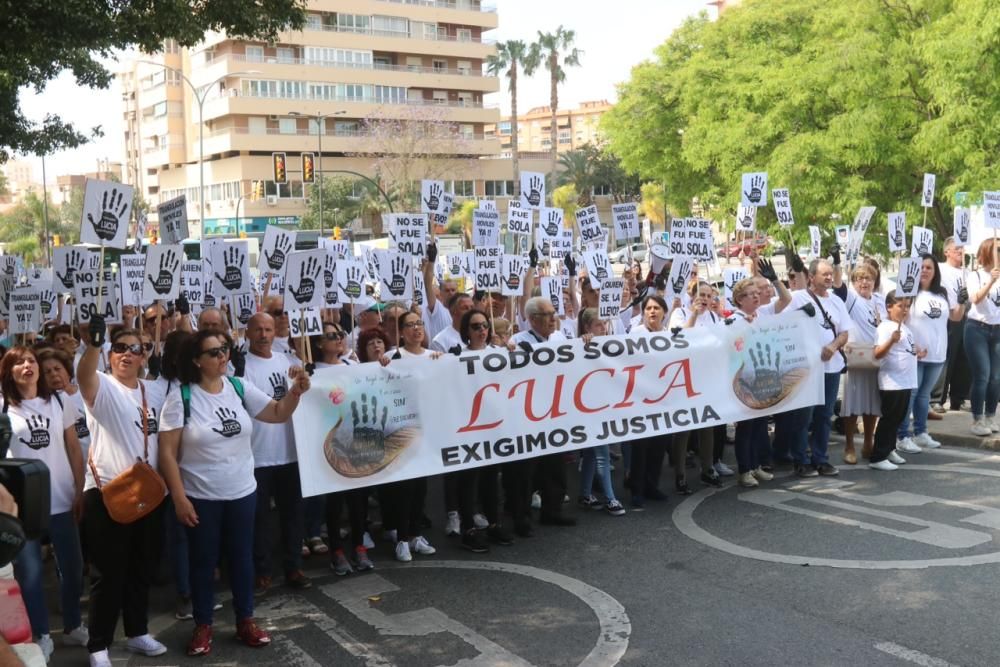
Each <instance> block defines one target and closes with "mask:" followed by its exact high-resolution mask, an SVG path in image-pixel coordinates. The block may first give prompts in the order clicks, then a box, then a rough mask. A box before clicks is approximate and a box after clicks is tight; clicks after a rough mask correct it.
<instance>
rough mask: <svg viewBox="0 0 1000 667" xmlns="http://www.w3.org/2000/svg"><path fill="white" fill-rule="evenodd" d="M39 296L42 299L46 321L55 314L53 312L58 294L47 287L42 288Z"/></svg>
mask: <svg viewBox="0 0 1000 667" xmlns="http://www.w3.org/2000/svg"><path fill="white" fill-rule="evenodd" d="M39 297H40V298H41V300H42V302H41V308H42V320H43V321H45V320H49V319H52V317H53V316H54V315H55V313H53V312H52V311H53V306H54V305H55V301H56V295H55V294H54V293H53V292H52V290H47V289H46V290H42V293H41V294H40V295H39Z"/></svg>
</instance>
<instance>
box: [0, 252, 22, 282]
mask: <svg viewBox="0 0 1000 667" xmlns="http://www.w3.org/2000/svg"><path fill="white" fill-rule="evenodd" d="M23 271H24V263H23V260H22V259H21V258H20V257H18V256H17V255H0V276H3V277H5V278H14V279H16V278H17V276H18V275H19V274H20V273H22V272H23Z"/></svg>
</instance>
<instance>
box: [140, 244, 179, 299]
mask: <svg viewBox="0 0 1000 667" xmlns="http://www.w3.org/2000/svg"><path fill="white" fill-rule="evenodd" d="M180 264H181V260H180V259H179V258H178V257H177V254H176V253H175V252H174V251H173V250H167V251H166V252H165V253H163V254H162V255H160V272H159V273H158V274H157V275H156V280H153V274H152V273H150V274H148V275H147V276H146V277H147V278H148V279H149V284H150V285H152V286H153V291H154V292H156V293H157V294H169V293H170V290H171V289H172V288H173V286H174V274H175V273H176V272H177V267H178V266H180Z"/></svg>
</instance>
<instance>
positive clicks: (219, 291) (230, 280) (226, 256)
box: [211, 241, 287, 297]
mask: <svg viewBox="0 0 1000 667" xmlns="http://www.w3.org/2000/svg"><path fill="white" fill-rule="evenodd" d="M249 254H250V253H249V249H248V247H247V242H246V241H232V242H223V243H222V244H217V245H215V246H213V247H212V255H211V257H212V275H213V276H214V277H215V296H217V297H224V296H229V295H230V294H240V293H241V292H246V291H247V289H248V288H249V287H250V286H251V285H252V284H253V283H252V282H251V281H250V261H249ZM286 282H287V281H286Z"/></svg>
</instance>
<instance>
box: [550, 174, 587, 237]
mask: <svg viewBox="0 0 1000 667" xmlns="http://www.w3.org/2000/svg"><path fill="white" fill-rule="evenodd" d="M552 206H554V207H555V208H561V209H562V211H563V226H564V227H568V228H570V229H573V228H574V227H575V225H574V221H575V220H576V217H575V216H576V209H578V208H580V194H579V193H578V192H577V191H576V186H574V185H573V184H572V183H570V184H567V185H560V186H559V187H558V188H556V189H555V190H553V191H552Z"/></svg>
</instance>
